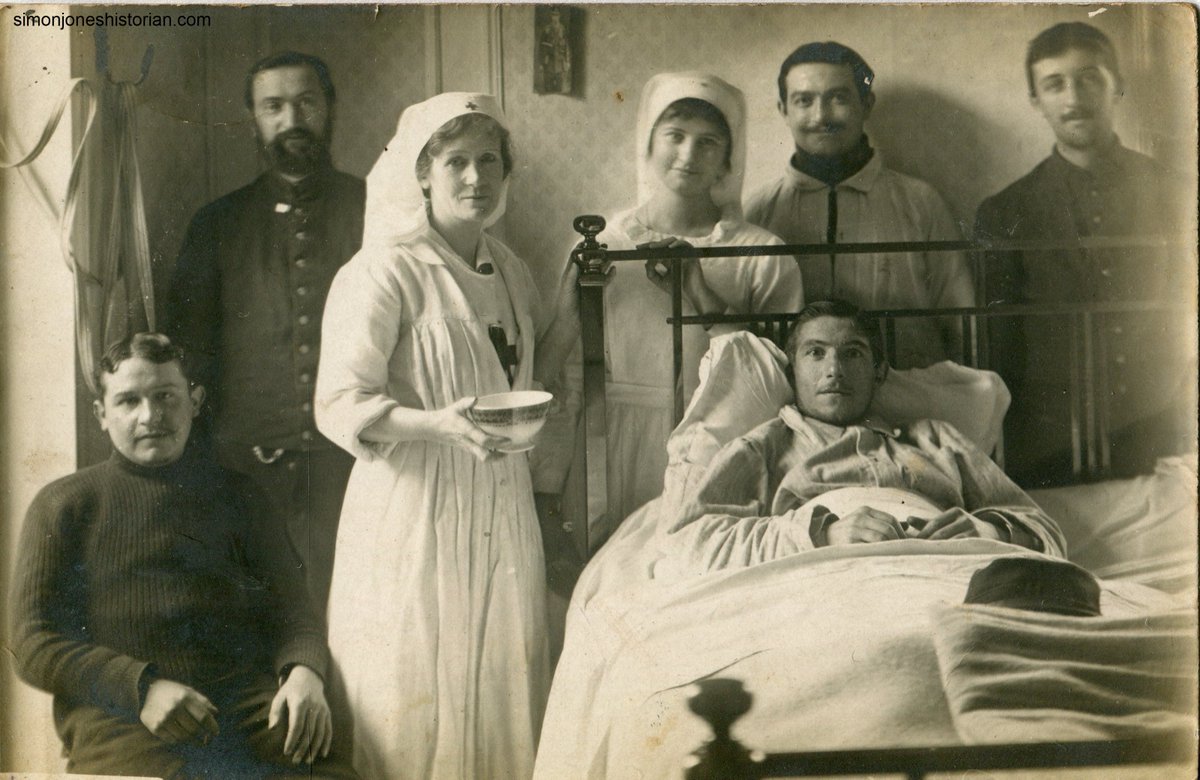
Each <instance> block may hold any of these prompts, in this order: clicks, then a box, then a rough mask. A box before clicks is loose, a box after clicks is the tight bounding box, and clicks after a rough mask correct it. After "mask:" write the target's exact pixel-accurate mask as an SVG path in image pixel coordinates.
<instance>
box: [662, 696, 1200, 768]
mask: <svg viewBox="0 0 1200 780" xmlns="http://www.w3.org/2000/svg"><path fill="white" fill-rule="evenodd" d="M698 686H699V688H700V691H699V693H697V694H696V695H695V696H693V697H691V698H690V699H689V700H688V706H689V708H690V709H691V710H692V712H694V713H696V714H697V715H699V716H700V717H701V718H703V719H704V721H705V722H706V723H708V725H709V726H710V727H711V728H712V730H713V739H711V740H709V741H708V742H707V743H705V744H704V745H702V746H701V747H700V748H699V749H698V750H696V752H695V753H693V754H692V763H691V765H690V766H688V767H686V769H685V772H684V778H685V780H758V779H759V778H767V777H814V776H826V777H829V776H840V775H864V774H870V773H873V772H883V773H888V774H902V775H905V776H906V777H907V778H909V779H910V780H920V778H923V777H925V775H927V774H929V773H931V772H962V771H964V770H972V771H982V770H1016V769H1067V768H1083V767H1107V766H1126V765H1133V764H1180V763H1187V762H1189V761H1192V760H1194V758H1195V748H1196V734H1195V733H1194V732H1191V731H1159V732H1155V733H1151V734H1147V735H1145V736H1141V737H1132V738H1128V739H1118V740H1087V741H1064V742H1015V743H1005V744H976V745H938V746H934V747H903V748H871V749H867V750H819V751H811V752H789V753H758V752H752V751H750V750H748V749H747V748H746V747H745V746H744V745H742V744H741V743H740V742H739V741H738V740H736V739H734V738H733V737H732V736H731V735H730V730H731V727H732V726H733V724H734V723H735V722H736V721H737V720H738V719H739V718H740V717H741V716H742V715H744V714H746V712H748V711H749V710H750V705H751V703H752V702H753V698H754V697H753V696H752V695H751V694H750V693H749V692H748V691H746V690H745V688H744V687H743V686H742V683H741V682H740V681H738V680H734V679H729V678H716V677H714V678H709V679H707V680H701V681H700V682H699V683H698Z"/></svg>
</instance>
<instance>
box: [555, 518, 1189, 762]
mask: <svg viewBox="0 0 1200 780" xmlns="http://www.w3.org/2000/svg"><path fill="white" fill-rule="evenodd" d="M655 508H656V504H655V503H652V504H650V505H648V506H647V507H646V508H643V509H642V510H640V511H639V512H638V513H636V514H635V515H633V516H632V517H630V518H629V519H628V520H627V521H626V522H625V523H624V524H623V525H622V527H621V529H620V530H619V531H618V533H617V535H616V536H614V538H613V539H612V540H610V542H609V544H607V545H606V546H605V548H604V549H603V550H602V551H601V553H600V554H599V555H598V556H597V558H596V559H595V560H594V561H593V562H592V564H591V565H590V566H589V567H588V570H587V571H586V572H585V574H584V576H583V578H582V579H581V581H580V583H579V586H578V587H577V590H576V594H575V597H574V599H573V601H572V607H571V612H570V614H569V616H568V627H567V640H566V646H565V649H564V653H563V656H562V660H561V661H560V663H559V667H558V671H557V674H556V676H555V680H554V685H553V689H552V692H551V697H550V703H549V708H548V712H547V716H546V721H545V723H544V726H543V729H542V741H541V745H540V748H539V752H538V758H537V765H536V771H535V776H536V777H539V778H547V779H548V780H549V779H550V778H554V779H555V780H557V779H558V778H564V777H572V778H577V777H580V778H581V777H589V778H602V777H613V778H627V777H648V778H649V777H653V778H658V777H672V776H678V772H679V769H680V767H681V766H683V765H684V763H683V762H684V760H685V758H686V756H687V755H688V754H689V753H690V752H691V751H693V750H694V749H695V748H696V747H698V746H699V745H700V744H701V743H702V742H703V741H704V740H705V739H707V738H708V737H709V736H710V734H709V733H708V730H707V727H706V726H705V725H704V724H703V722H702V721H700V720H699V718H697V717H695V716H694V715H692V714H691V713H690V712H689V711H688V710H687V705H686V700H687V698H688V696H689V695H691V693H692V692H693V691H692V688H693V686H692V685H691V683H693V682H695V681H696V680H698V679H701V678H704V677H707V676H713V675H717V674H718V673H719V674H720V676H723V677H735V678H738V679H740V680H742V681H744V682H745V684H746V687H747V689H748V690H749V691H750V692H751V693H752V694H753V695H754V697H755V704H754V707H753V709H752V710H751V712H750V713H749V714H748V715H747V716H746V717H745V718H743V719H742V720H741V721H739V723H738V724H737V725H736V726H735V727H734V734H735V736H737V737H739V738H741V739H742V740H743V741H744V742H745V743H746V744H747V746H748V747H751V748H755V749H761V750H769V751H779V750H803V749H834V748H850V747H883V746H902V745H904V746H914V745H931V744H939V743H941V744H952V743H957V742H959V741H960V740H959V737H958V735H957V733H956V731H955V728H954V722H953V718H952V714H951V711H950V708H949V706H948V704H947V700H946V696H945V694H944V693H943V687H942V682H941V677H940V675H939V670H938V659H937V654H936V652H935V648H934V630H935V626H934V623H933V621H932V619H931V610H932V608H933V607H935V606H937V605H947V606H948V605H953V604H958V603H961V601H962V599H963V596H964V594H965V591H966V587H967V581H968V580H969V579H970V576H971V574H972V573H973V572H974V571H976V570H977V569H979V568H982V567H983V566H985V565H986V564H987V563H988V562H989V561H991V560H992V559H994V557H995V556H996V555H998V554H1000V555H1003V554H1024V555H1030V554H1031V553H1029V552H1028V551H1022V550H1020V549H1019V548H1015V547H1013V546H1011V545H1006V544H1001V543H999V542H992V541H988V540H979V539H973V540H968V539H963V540H954V541H949V542H932V543H931V542H923V541H898V542H888V543H883V544H874V545H852V546H849V547H841V548H824V549H820V550H816V551H813V552H809V553H803V554H800V555H795V556H791V557H788V558H784V559H780V560H777V561H774V562H772V563H768V564H765V565H760V566H754V567H751V568H749V569H742V570H736V571H726V572H716V573H713V574H708V575H704V576H700V577H695V578H690V579H686V580H682V581H663V580H659V579H655V578H654V577H653V572H654V570H655V567H656V564H658V563H659V562H658V561H657V560H656V556H657V555H658V554H659V553H658V552H657V547H656V545H654V544H653V543H652V540H653V525H654V519H655V515H656V512H655ZM1178 606H1179V602H1178V601H1176V600H1174V599H1172V598H1171V597H1169V596H1167V595H1164V594H1162V593H1160V592H1158V591H1154V590H1152V589H1149V588H1146V587H1143V586H1140V585H1138V584H1136V583H1104V585H1103V594H1102V603H1101V608H1102V610H1103V612H1104V614H1105V615H1106V616H1108V617H1114V618H1118V617H1130V616H1134V615H1141V614H1147V613H1152V612H1156V611H1168V610H1171V609H1172V608H1175V607H1178ZM1034 736H1036V737H1037V738H1051V737H1053V735H1051V734H1044V733H1038V734H1036V735H1034Z"/></svg>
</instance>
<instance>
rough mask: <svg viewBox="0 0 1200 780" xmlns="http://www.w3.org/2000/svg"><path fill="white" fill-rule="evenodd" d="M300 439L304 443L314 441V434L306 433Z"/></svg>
mask: <svg viewBox="0 0 1200 780" xmlns="http://www.w3.org/2000/svg"><path fill="white" fill-rule="evenodd" d="M300 438H301V439H303V440H304V441H312V440H313V432H312V431H305V432H304V433H302V434H300Z"/></svg>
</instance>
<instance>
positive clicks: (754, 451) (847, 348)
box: [661, 301, 1066, 570]
mask: <svg viewBox="0 0 1200 780" xmlns="http://www.w3.org/2000/svg"><path fill="white" fill-rule="evenodd" d="M881 341H882V340H881V338H880V336H879V330H878V326H877V324H876V323H875V322H873V321H872V320H870V319H868V318H865V317H863V316H862V315H861V314H860V312H859V310H858V309H857V308H856V307H855V306H853V305H851V304H849V303H846V302H844V301H820V302H816V303H812V304H809V305H808V306H806V307H805V308H804V309H803V310H802V311H801V312H800V314H799V316H798V318H797V321H796V325H795V328H794V329H793V331H792V334H791V337H790V338H789V340H788V343H787V349H786V351H787V354H788V357H789V358H790V360H791V364H792V372H793V379H794V383H795V391H796V399H795V406H785V407H784V408H783V410H782V411H781V412H780V414H779V416H778V417H776V418H775V419H772V420H770V421H768V422H766V423H764V424H762V425H760V426H758V427H757V428H755V429H754V430H752V431H751V432H750V433H748V434H746V435H745V436H743V437H741V438H739V439H735V440H734V441H731V442H730V443H729V444H727V445H726V446H725V447H724V448H723V449H722V450H721V451H720V452H719V453H718V454H717V455H716V457H715V458H713V460H712V462H711V464H710V465H709V467H708V469H707V472H706V473H705V475H704V476H703V477H702V478H701V479H700V481H699V483H698V484H697V485H696V487H695V488H694V489H691V490H688V493H690V496H688V497H687V498H686V499H685V500H683V501H682V502H679V503H675V504H674V505H673V506H672V505H671V504H670V502H668V505H667V506H665V507H664V509H663V510H662V511H663V512H664V515H663V519H664V520H666V523H665V527H663V528H662V529H661V530H662V532H663V533H665V541H666V542H667V544H668V545H669V546H670V548H671V549H673V550H676V551H680V550H682V551H687V557H688V559H689V561H690V562H691V563H692V564H693V568H698V569H700V570H710V569H717V568H733V567H742V566H750V565H753V564H756V563H762V562H765V561H769V560H773V559H775V558H779V557H782V556H785V555H789V554H792V553H796V552H800V551H803V550H810V549H814V548H817V547H823V546H827V545H841V544H856V543H873V542H886V541H889V540H895V539H906V538H917V539H927V540H930V541H934V540H942V539H954V538H959V537H983V538H990V539H997V540H1000V541H1004V542H1011V543H1012V544H1016V545H1020V546H1022V547H1027V548H1030V549H1033V550H1038V551H1041V552H1045V553H1048V554H1051V555H1060V556H1062V555H1065V552H1066V551H1065V543H1064V541H1063V537H1062V533H1061V532H1060V531H1059V529H1058V527H1057V525H1055V523H1054V521H1053V520H1051V519H1050V518H1049V517H1047V516H1046V515H1045V514H1044V513H1043V512H1042V511H1041V509H1039V508H1038V507H1037V505H1036V504H1035V503H1034V502H1033V500H1032V499H1030V498H1029V496H1027V495H1026V494H1025V493H1024V492H1023V491H1022V490H1021V489H1020V488H1019V487H1017V485H1016V484H1014V483H1013V482H1012V480H1010V479H1009V478H1008V477H1007V476H1006V475H1005V474H1004V472H1003V471H1002V470H1001V469H1000V468H999V467H998V466H997V465H996V464H995V463H994V462H992V460H991V459H990V458H989V457H988V456H987V454H985V453H984V452H981V451H980V450H979V449H978V447H976V446H975V445H974V444H973V443H972V442H971V441H970V440H968V439H967V438H966V437H965V436H963V435H962V434H961V433H959V431H958V430H957V429H956V428H954V426H952V425H950V424H949V423H945V422H942V421H939V420H920V421H917V422H914V423H911V424H908V425H903V426H893V425H890V424H889V423H888V422H887V421H886V420H882V419H878V418H876V417H873V416H870V415H868V409H869V407H870V406H871V400H872V398H873V396H874V394H875V390H876V388H877V387H878V386H879V385H880V384H881V383H882V382H883V379H884V377H885V376H886V375H887V364H886V363H884V361H883V359H882V350H881ZM668 493H670V487H668Z"/></svg>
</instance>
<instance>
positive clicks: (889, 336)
mask: <svg viewBox="0 0 1200 780" xmlns="http://www.w3.org/2000/svg"><path fill="white" fill-rule="evenodd" d="M574 225H575V229H576V231H577V232H579V233H580V234H581V235H582V236H583V241H581V242H580V243H579V244H578V245H577V246H576V248H575V250H574V251H573V252H572V253H571V261H572V262H574V263H575V264H576V265H578V266H579V269H580V274H579V295H580V318H581V325H582V341H583V349H582V352H583V360H584V388H583V389H584V418H585V421H584V427H585V458H586V461H585V464H586V474H585V484H586V490H587V512H588V516H587V519H586V521H585V523H584V529H583V532H584V545H585V550H587V553H588V554H589V555H590V553H591V552H592V549H591V536H590V530H591V528H592V527H593V524H595V525H598V526H599V527H601V528H605V527H607V526H608V523H607V497H608V489H607V457H608V452H607V427H606V426H607V417H606V408H605V407H606V399H605V360H604V345H605V339H604V327H605V323H604V285H605V282H606V280H607V276H606V271H607V269H608V267H609V263H611V262H631V261H645V260H662V261H664V262H666V263H667V264H669V266H670V278H671V288H672V289H671V317H670V318H669V319H668V320H667V322H668V323H669V324H671V326H672V342H673V347H674V359H673V369H674V377H675V410H674V411H675V421H676V422H678V421H679V420H680V419H681V418H682V416H683V401H684V398H683V390H682V385H681V382H680V381H679V380H680V376H681V371H682V352H683V350H682V344H683V331H682V329H683V327H684V326H690V325H713V324H720V323H733V324H745V325H747V326H748V327H749V329H751V330H753V331H755V332H757V333H758V334H759V335H764V336H767V337H769V338H771V339H772V340H774V341H775V342H776V343H779V344H780V345H782V343H783V341H784V339H785V338H786V336H787V331H788V326H789V324H790V322H791V321H792V320H793V319H794V318H795V314H757V315H708V316H692V315H687V316H685V315H684V313H683V296H682V285H681V281H682V273H681V264H680V263H679V262H678V261H680V260H683V259H687V258H705V257H761V256H786V255H794V256H801V255H830V256H833V255H841V254H848V255H853V254H866V253H885V252H886V253H893V252H968V253H971V255H972V257H973V258H974V268H973V270H974V272H975V281H976V300H986V298H985V296H984V294H983V293H984V291H985V290H986V279H987V270H988V269H987V268H986V263H985V262H984V256H985V254H986V253H988V252H1006V251H1030V250H1038V251H1047V250H1098V249H1108V250H1112V249H1130V248H1152V249H1153V248H1170V247H1178V246H1180V245H1181V244H1180V243H1179V242H1176V241H1167V240H1164V239H1161V238H1159V237H1145V236H1134V237H1123V238H1120V239H1114V238H1085V239H1070V240H1063V241H1054V242H1044V241H1037V242H1033V241H995V242H972V241H926V242H881V243H856V244H801V245H795V244H784V245H763V246H738V247H680V248H673V249H667V248H645V249H634V250H619V251H609V250H608V249H607V247H606V246H605V245H603V244H601V243H599V242H598V241H597V236H598V234H599V233H600V232H601V231H602V230H603V229H604V227H605V221H604V219H603V217H599V216H593V215H587V216H581V217H578V218H576V220H575V223H574ZM1187 248H1188V249H1189V250H1190V251H1193V252H1194V250H1195V247H1187ZM1189 308H1190V307H1189V306H1188V303H1187V302H1185V301H1180V302H1178V303H1176V302H1164V301H1103V302H1070V303H1057V304H1000V305H992V306H971V307H958V308H945V309H888V310H876V311H872V312H869V313H870V314H872V315H873V316H875V317H877V318H879V319H880V320H881V321H882V323H883V326H884V339H885V351H887V353H888V356H889V359H891V358H893V357H894V354H895V348H896V345H895V323H896V321H897V320H901V319H905V318H917V317H954V318H958V320H959V322H960V323H961V326H962V332H963V334H964V353H965V357H966V362H967V363H968V365H971V366H974V367H978V368H987V367H988V365H989V354H988V343H987V335H988V334H987V330H988V329H987V328H986V327H983V324H982V321H984V320H990V319H994V318H997V317H1063V318H1067V319H1068V328H1069V331H1070V335H1071V339H1072V343H1075V344H1079V345H1080V348H1079V350H1078V351H1072V356H1071V365H1070V374H1069V377H1070V379H1069V382H1070V397H1071V407H1070V408H1071V438H1072V458H1073V467H1074V472H1075V474H1076V476H1077V477H1078V478H1080V479H1081V480H1083V479H1088V478H1097V477H1099V476H1102V475H1103V474H1104V473H1105V472H1106V471H1107V470H1108V468H1109V451H1108V447H1109V442H1108V435H1109V434H1108V423H1107V420H1108V408H1107V398H1106V393H1105V392H1100V391H1098V390H1097V388H1096V386H1095V380H1096V373H1097V372H1096V364H1097V362H1098V361H1099V360H1102V359H1103V354H1104V353H1103V350H1104V344H1103V339H1102V338H1101V339H1099V341H1100V343H1096V342H1097V339H1096V337H1095V335H1094V330H1095V327H1094V326H1095V324H1096V322H1097V318H1103V317H1104V316H1106V315H1109V314H1116V313H1130V312H1172V311H1180V312H1185V311H1188V310H1189ZM997 459H998V461H999V462H1000V465H1001V466H1003V465H1004V464H1003V442H1001V444H1000V447H999V450H998V458H997ZM699 685H700V687H701V693H700V694H699V695H697V696H695V697H693V698H692V699H691V700H690V701H689V704H690V706H691V708H692V710H693V711H694V712H696V713H697V714H698V715H700V716H701V717H703V718H704V719H705V720H706V721H707V722H708V723H709V725H710V726H711V727H712V729H713V733H714V735H715V736H714V739H713V740H712V741H710V742H709V743H707V744H706V745H705V746H703V747H702V748H701V749H700V750H699V751H697V753H696V754H695V756H694V762H695V763H694V765H693V766H692V767H691V768H689V769H688V770H687V772H686V775H685V776H686V778H687V780H716V779H717V778H720V779H721V780H729V779H730V778H739V779H740V778H766V777H782V776H813V775H826V776H832V775H850V774H865V773H870V772H877V773H878V772H885V773H896V774H902V775H905V776H907V777H908V778H913V779H915V778H923V777H925V775H926V774H927V773H929V772H944V771H962V770H965V769H972V770H989V769H1031V768H1043V769H1047V768H1068V767H1092V766H1118V765H1127V764H1163V763H1178V762H1181V761H1191V760H1194V758H1195V746H1196V734H1195V733H1193V732H1191V731H1188V732H1187V733H1174V732H1172V733H1157V734H1151V735H1147V736H1144V737H1140V738H1136V739H1127V740H1117V741H1089V742H1050V743H1021V744H1002V745H946V746H935V747H918V748H893V749H886V748H885V749H869V750H837V751H817V752H803V753H800V752H797V753H774V754H766V755H764V754H756V753H751V752H750V751H749V750H747V749H746V748H745V747H743V746H742V745H741V744H739V743H738V742H737V741H736V740H734V739H732V738H731V736H730V727H731V725H732V724H733V723H734V721H736V720H737V719H738V718H740V717H741V716H742V715H743V714H745V712H746V711H748V710H749V707H750V703H751V701H752V696H751V695H750V694H749V693H748V692H746V691H745V690H744V688H742V685H741V683H740V682H738V681H736V680H724V679H718V678H714V679H709V680H704V681H701V682H700V683H699Z"/></svg>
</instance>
